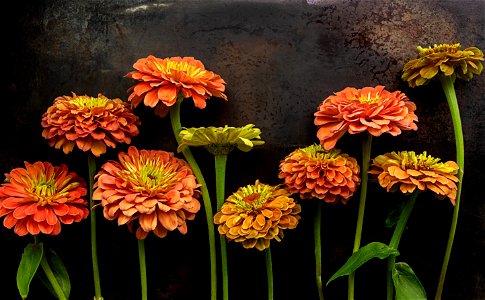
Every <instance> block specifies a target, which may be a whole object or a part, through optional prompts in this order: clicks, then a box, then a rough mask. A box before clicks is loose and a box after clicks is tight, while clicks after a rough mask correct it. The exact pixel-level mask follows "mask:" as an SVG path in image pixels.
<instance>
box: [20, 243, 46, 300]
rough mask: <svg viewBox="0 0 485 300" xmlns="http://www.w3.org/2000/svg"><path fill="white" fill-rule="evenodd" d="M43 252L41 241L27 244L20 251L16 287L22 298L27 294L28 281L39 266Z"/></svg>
mask: <svg viewBox="0 0 485 300" xmlns="http://www.w3.org/2000/svg"><path fill="white" fill-rule="evenodd" d="M43 253H44V249H43V247H42V243H38V244H28V245H27V247H25V249H24V252H23V253H22V258H21V259H20V264H19V268H18V270H17V288H18V290H19V293H20V296H21V297H22V299H26V298H27V296H28V294H29V288H30V282H31V281H32V278H33V277H34V275H35V273H36V272H37V269H38V268H39V265H40V261H41V260H42V255H43Z"/></svg>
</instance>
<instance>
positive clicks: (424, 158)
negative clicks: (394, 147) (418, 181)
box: [401, 151, 445, 170]
mask: <svg viewBox="0 0 485 300" xmlns="http://www.w3.org/2000/svg"><path fill="white" fill-rule="evenodd" d="M401 155H402V162H401V167H402V168H405V169H415V170H431V169H435V168H438V167H442V166H444V165H445V164H443V163H440V162H439V161H440V159H439V158H434V157H432V156H430V155H427V153H426V151H424V152H423V153H421V154H419V155H416V153H415V152H414V151H408V152H401Z"/></svg>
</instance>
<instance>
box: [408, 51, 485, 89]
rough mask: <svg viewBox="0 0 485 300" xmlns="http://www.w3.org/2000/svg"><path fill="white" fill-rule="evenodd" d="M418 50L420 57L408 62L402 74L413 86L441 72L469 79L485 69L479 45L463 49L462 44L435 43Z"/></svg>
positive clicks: (426, 81) (421, 83) (422, 83)
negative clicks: (432, 45)
mask: <svg viewBox="0 0 485 300" xmlns="http://www.w3.org/2000/svg"><path fill="white" fill-rule="evenodd" d="M418 51H419V58H416V59H413V60H410V61H409V62H407V63H406V64H405V65H404V68H403V74H402V76H401V78H402V79H403V80H404V81H407V82H408V83H409V86H411V87H416V86H419V85H424V84H427V83H428V82H429V81H430V80H431V79H432V78H433V77H435V76H436V75H437V74H438V73H439V72H441V73H442V74H443V75H445V76H453V78H455V77H458V78H461V79H463V80H467V81H468V80H471V79H472V78H473V74H475V75H479V74H480V73H482V71H483V65H482V63H481V61H483V52H482V51H481V50H480V49H478V48H477V47H468V48H466V49H464V50H461V45H460V44H452V45H450V44H440V45H436V44H434V47H433V48H431V47H428V48H423V47H421V46H418Z"/></svg>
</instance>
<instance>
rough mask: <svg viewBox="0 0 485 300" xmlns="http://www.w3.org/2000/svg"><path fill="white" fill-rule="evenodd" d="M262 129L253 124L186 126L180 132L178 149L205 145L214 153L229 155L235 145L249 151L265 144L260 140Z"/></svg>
mask: <svg viewBox="0 0 485 300" xmlns="http://www.w3.org/2000/svg"><path fill="white" fill-rule="evenodd" d="M260 134H261V130H260V129H258V128H255V127H254V125H253V124H248V125H245V126H243V127H229V126H227V125H226V126H224V127H207V128H206V127H199V128H186V129H183V130H182V131H181V132H180V133H179V136H180V140H181V143H180V145H179V147H178V151H179V152H180V151H182V150H183V149H184V148H185V147H187V146H203V147H205V148H206V149H207V150H208V151H209V152H210V153H212V154H214V155H218V154H221V155H227V154H228V153H229V152H231V151H232V150H233V149H234V148H235V147H237V148H238V149H239V150H241V151H244V152H248V151H250V150H251V149H252V148H253V147H254V146H258V145H262V144H264V141H262V140H260V139H261V137H260Z"/></svg>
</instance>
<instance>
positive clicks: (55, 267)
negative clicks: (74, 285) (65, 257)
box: [39, 249, 71, 299]
mask: <svg viewBox="0 0 485 300" xmlns="http://www.w3.org/2000/svg"><path fill="white" fill-rule="evenodd" d="M45 255H46V258H47V262H48V264H49V266H50V268H51V270H52V273H54V276H55V278H56V280H57V282H58V283H59V286H60V287H61V289H62V292H63V293H64V295H65V296H66V298H67V299H69V294H70V293H71V281H70V280H69V274H68V273H67V269H66V267H65V266H64V264H63V263H62V261H61V259H60V258H59V256H57V254H56V252H54V250H52V249H49V251H46V253H45ZM41 273H42V272H41ZM39 277H40V280H41V281H42V283H43V284H44V286H45V287H46V288H47V289H48V290H49V291H50V292H51V293H52V295H54V296H55V297H57V295H56V293H55V291H54V288H53V287H52V285H51V283H50V281H49V280H48V279H47V277H46V275H45V274H40V273H39Z"/></svg>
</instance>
